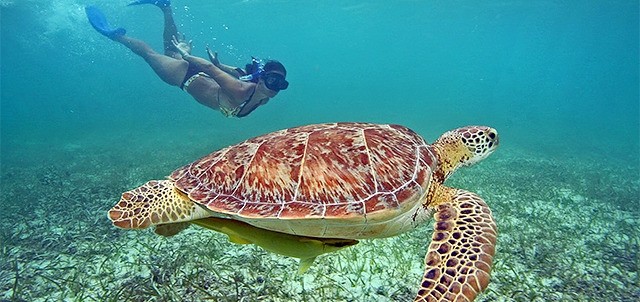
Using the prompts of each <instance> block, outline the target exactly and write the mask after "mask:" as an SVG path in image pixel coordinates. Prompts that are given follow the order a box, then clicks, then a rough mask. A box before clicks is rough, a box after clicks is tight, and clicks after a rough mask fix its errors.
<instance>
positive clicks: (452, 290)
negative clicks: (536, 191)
mask: <svg viewBox="0 0 640 302" xmlns="http://www.w3.org/2000/svg"><path fill="white" fill-rule="evenodd" d="M442 191H443V192H445V191H446V193H443V194H451V195H452V196H451V197H445V196H440V197H442V198H449V200H451V201H450V202H443V203H440V204H438V205H434V206H433V207H434V208H435V211H436V212H435V215H434V217H435V226H434V232H433V235H432V237H431V244H430V245H429V250H428V252H427V255H426V257H425V260H424V262H425V273H424V276H423V278H422V282H421V283H420V290H419V291H418V294H417V296H416V299H415V301H473V300H474V299H475V297H476V296H477V295H478V294H479V293H480V292H481V291H483V290H484V289H486V288H487V286H488V285H489V273H490V270H491V264H492V263H493V256H494V253H495V244H496V237H497V228H496V224H495V221H494V219H493V217H492V215H491V210H489V207H488V206H487V204H486V203H485V202H484V201H483V200H482V199H481V198H480V197H479V196H478V195H476V194H474V193H471V192H468V191H465V190H459V189H451V188H446V189H445V190H442Z"/></svg>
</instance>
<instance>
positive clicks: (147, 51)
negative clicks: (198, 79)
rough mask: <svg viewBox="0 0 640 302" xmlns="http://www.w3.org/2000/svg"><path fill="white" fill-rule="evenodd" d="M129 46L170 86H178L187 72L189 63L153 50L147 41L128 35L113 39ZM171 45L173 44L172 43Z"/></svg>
mask: <svg viewBox="0 0 640 302" xmlns="http://www.w3.org/2000/svg"><path fill="white" fill-rule="evenodd" d="M114 40H115V41H117V42H120V43H121V44H122V45H124V46H126V47H127V48H129V49H130V50H131V51H133V52H134V53H135V54H137V55H139V56H140V57H142V58H143V59H144V60H145V61H146V62H147V64H149V66H151V68H152V69H153V71H155V73H156V74H157V75H158V76H159V77H160V79H162V80H163V81H165V82H166V83H167V84H169V85H172V86H177V87H180V85H182V80H183V79H184V76H185V75H186V74H187V68H188V67H189V63H187V61H185V60H182V59H174V58H172V57H168V56H165V55H163V54H159V53H157V52H155V51H154V50H153V49H152V48H151V47H150V46H149V45H147V43H145V42H143V41H141V40H138V39H134V38H131V37H128V36H124V35H123V36H119V37H116V38H115V39H114ZM172 47H173V45H172Z"/></svg>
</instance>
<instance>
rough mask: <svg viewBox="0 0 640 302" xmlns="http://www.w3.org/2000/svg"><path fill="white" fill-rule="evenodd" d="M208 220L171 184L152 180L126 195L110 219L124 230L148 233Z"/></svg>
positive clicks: (200, 210)
mask: <svg viewBox="0 0 640 302" xmlns="http://www.w3.org/2000/svg"><path fill="white" fill-rule="evenodd" d="M206 216H208V215H207V213H206V211H205V210H204V209H202V208H201V207H199V206H197V205H196V204H195V203H194V202H193V201H191V200H190V199H189V197H188V196H187V195H185V194H184V193H182V192H180V191H179V190H177V189H176V188H175V183H174V182H173V181H171V180H152V181H149V182H147V183H145V184H144V185H142V186H141V187H139V188H136V189H133V190H131V191H127V192H124V193H122V198H120V201H119V202H118V204H116V205H115V206H114V207H113V208H111V210H109V219H110V220H111V222H113V225H115V226H117V227H119V228H123V229H144V228H147V227H149V226H152V225H158V224H167V223H177V222H184V221H190V220H193V219H198V218H203V217H206Z"/></svg>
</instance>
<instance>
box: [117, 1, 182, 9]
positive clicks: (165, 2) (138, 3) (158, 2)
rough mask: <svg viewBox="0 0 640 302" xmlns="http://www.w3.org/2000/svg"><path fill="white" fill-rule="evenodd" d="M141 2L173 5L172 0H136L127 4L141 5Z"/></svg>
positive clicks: (160, 5) (158, 5)
mask: <svg viewBox="0 0 640 302" xmlns="http://www.w3.org/2000/svg"><path fill="white" fill-rule="evenodd" d="M140 4H153V5H155V6H157V7H160V8H162V7H167V6H169V5H171V1H170V0H136V1H133V2H131V3H129V4H127V6H131V5H140Z"/></svg>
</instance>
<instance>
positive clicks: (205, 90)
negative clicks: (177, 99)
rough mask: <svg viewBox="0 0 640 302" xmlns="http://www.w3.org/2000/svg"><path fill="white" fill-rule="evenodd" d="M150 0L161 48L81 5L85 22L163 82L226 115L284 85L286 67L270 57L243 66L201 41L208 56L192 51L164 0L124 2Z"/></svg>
mask: <svg viewBox="0 0 640 302" xmlns="http://www.w3.org/2000/svg"><path fill="white" fill-rule="evenodd" d="M138 4H154V5H155V6H157V7H159V8H160V9H161V10H162V12H163V14H164V33H163V40H164V54H160V53H158V52H156V51H154V50H153V49H152V48H151V47H150V46H149V45H147V44H146V43H145V42H143V41H141V40H138V39H134V38H131V37H128V36H126V35H125V33H126V30H125V29H124V28H115V29H113V28H111V27H110V26H109V23H108V22H107V19H106V17H105V15H104V14H103V13H102V11H100V10H99V9H98V8H97V7H95V6H88V7H86V9H85V11H86V13H87V17H88V19H89V23H91V26H93V28H94V29H95V30H96V31H98V32H99V33H100V34H102V35H104V36H105V37H107V38H109V39H111V40H113V41H116V42H119V43H120V44H122V45H124V46H126V47H127V48H129V49H130V50H131V51H132V52H134V53H135V54H137V55H139V56H140V57H142V58H143V59H144V60H145V61H146V62H147V63H148V64H149V66H151V68H152V69H153V71H154V72H155V73H156V74H157V75H158V76H159V77H160V79H162V80H163V81H164V82H166V83H167V84H169V85H172V86H176V87H180V88H181V89H182V90H184V91H186V92H187V93H189V94H190V95H191V96H192V97H193V98H194V99H196V100H197V101H198V102H199V103H201V104H203V105H205V106H207V107H210V108H213V109H215V110H219V111H220V112H222V114H224V115H225V116H227V117H244V116H247V115H248V114H249V113H251V112H253V110H255V109H256V108H258V107H259V106H261V105H264V104H266V103H267V102H269V99H270V98H272V97H275V96H276V95H277V94H278V92H279V91H280V90H284V89H287V87H288V86H289V82H287V80H286V79H285V77H286V75H287V71H286V69H285V68H284V66H283V65H282V64H281V63H280V62H278V61H275V60H269V61H266V62H263V61H262V60H259V59H256V58H253V60H252V62H251V64H247V65H246V67H245V69H244V70H243V69H241V68H237V67H232V66H228V65H224V64H221V63H220V62H219V60H218V57H217V53H212V52H211V50H210V49H209V48H208V47H207V54H208V56H209V59H210V61H207V60H206V59H203V58H199V57H195V56H192V55H191V54H190V52H191V42H190V41H189V42H186V41H184V39H180V37H182V36H181V35H180V34H179V33H178V29H177V28H176V25H175V22H174V20H173V15H172V12H171V5H170V0H138V1H134V2H132V3H130V4H129V5H138Z"/></svg>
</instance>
